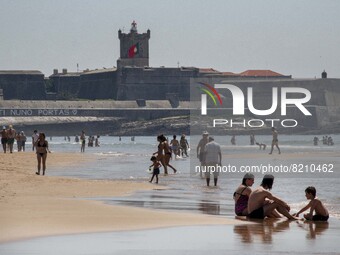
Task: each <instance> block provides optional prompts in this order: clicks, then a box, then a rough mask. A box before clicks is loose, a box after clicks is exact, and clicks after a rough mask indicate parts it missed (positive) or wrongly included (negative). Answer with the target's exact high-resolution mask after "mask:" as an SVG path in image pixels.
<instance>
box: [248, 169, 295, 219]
mask: <svg viewBox="0 0 340 255" xmlns="http://www.w3.org/2000/svg"><path fill="white" fill-rule="evenodd" d="M273 183H274V176H273V175H271V174H266V175H265V176H264V177H263V180H262V183H261V185H260V187H258V188H257V189H255V190H254V191H252V192H251V193H250V196H249V200H248V212H249V214H248V217H249V218H252V219H264V218H265V217H266V216H271V215H272V214H273V212H274V210H275V209H276V210H277V211H278V212H279V213H281V214H283V215H284V216H286V217H287V218H288V219H291V220H298V219H299V218H297V217H295V216H292V215H290V214H289V210H290V207H289V205H288V204H287V203H286V202H285V201H283V200H281V199H280V198H278V197H276V196H274V195H272V194H271V193H270V192H269V191H268V190H271V188H272V186H273ZM271 200H272V201H271Z"/></svg>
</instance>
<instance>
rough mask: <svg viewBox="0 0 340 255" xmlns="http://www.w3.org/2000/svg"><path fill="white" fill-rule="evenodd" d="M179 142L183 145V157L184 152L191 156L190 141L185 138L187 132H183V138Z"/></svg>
mask: <svg viewBox="0 0 340 255" xmlns="http://www.w3.org/2000/svg"><path fill="white" fill-rule="evenodd" d="M179 144H180V147H181V153H182V157H183V156H184V154H185V156H186V157H189V156H188V149H189V143H188V140H187V139H186V138H185V134H182V136H181V139H180V140H179Z"/></svg>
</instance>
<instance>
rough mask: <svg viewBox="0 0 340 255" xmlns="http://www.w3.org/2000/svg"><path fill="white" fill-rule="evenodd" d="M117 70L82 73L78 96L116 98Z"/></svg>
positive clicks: (85, 97) (92, 98)
mask: <svg viewBox="0 0 340 255" xmlns="http://www.w3.org/2000/svg"><path fill="white" fill-rule="evenodd" d="M117 88H118V86H117V72H116V71H112V72H100V73H95V74H82V75H81V76H80V88H79V93H78V98H84V99H91V100H94V99H115V98H116V97H117Z"/></svg>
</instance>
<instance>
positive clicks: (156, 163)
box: [149, 156, 161, 184]
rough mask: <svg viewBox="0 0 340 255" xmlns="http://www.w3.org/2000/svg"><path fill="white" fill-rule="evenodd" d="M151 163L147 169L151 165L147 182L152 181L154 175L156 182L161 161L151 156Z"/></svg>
mask: <svg viewBox="0 0 340 255" xmlns="http://www.w3.org/2000/svg"><path fill="white" fill-rule="evenodd" d="M150 160H151V161H152V165H151V166H149V169H150V168H151V167H153V172H152V177H151V179H150V181H149V182H151V183H152V181H153V178H154V177H156V183H157V184H158V175H159V168H160V167H161V163H160V162H159V161H158V160H157V158H156V157H155V156H152V157H151V159H150Z"/></svg>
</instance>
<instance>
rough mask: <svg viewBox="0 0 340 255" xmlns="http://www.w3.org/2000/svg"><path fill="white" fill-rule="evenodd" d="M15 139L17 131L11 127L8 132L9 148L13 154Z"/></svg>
mask: <svg viewBox="0 0 340 255" xmlns="http://www.w3.org/2000/svg"><path fill="white" fill-rule="evenodd" d="M15 138H16V131H15V129H14V128H13V126H12V125H9V128H8V130H7V144H8V146H9V152H10V153H13V144H14V140H15Z"/></svg>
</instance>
